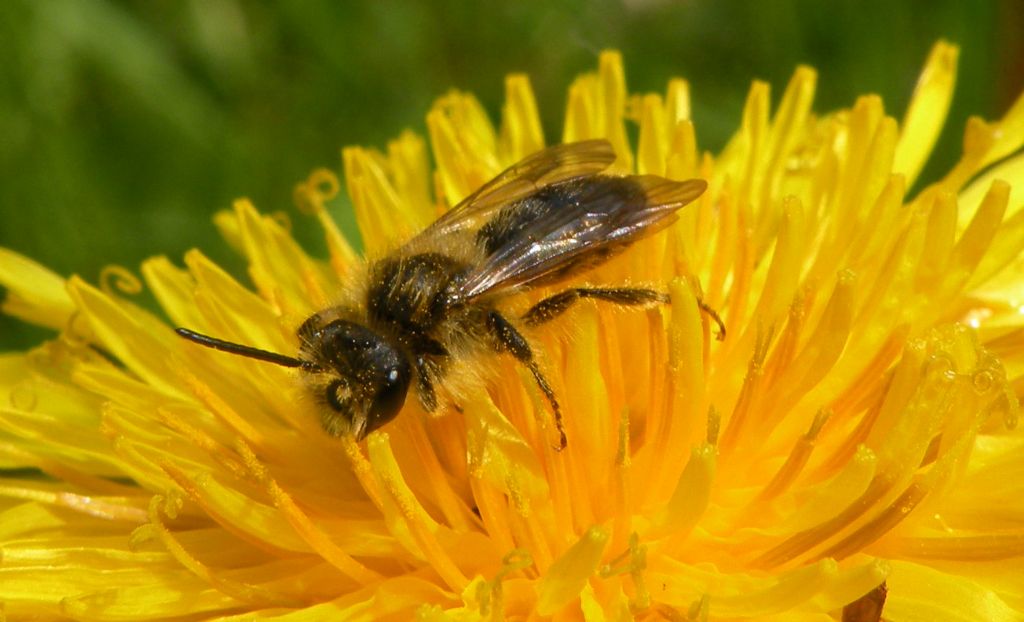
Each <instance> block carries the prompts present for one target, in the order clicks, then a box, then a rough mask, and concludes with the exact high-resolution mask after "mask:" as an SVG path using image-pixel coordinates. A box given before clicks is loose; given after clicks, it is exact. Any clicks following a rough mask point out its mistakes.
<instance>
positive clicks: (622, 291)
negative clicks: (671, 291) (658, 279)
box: [523, 287, 671, 326]
mask: <svg viewBox="0 0 1024 622" xmlns="http://www.w3.org/2000/svg"><path fill="white" fill-rule="evenodd" d="M583 298H593V299H595V300H603V301H605V302H611V303H614V304H617V305H629V306H632V305H643V304H650V303H652V302H661V303H668V302H671V300H670V299H669V297H668V294H666V293H664V292H659V291H655V290H653V289H641V288H637V287H615V288H608V287H574V288H572V289H567V290H565V291H564V292H560V293H557V294H555V295H554V296H549V297H547V298H545V299H544V300H541V301H540V302H538V303H537V304H535V305H533V306H532V307H530V310H529V311H527V312H526V313H525V314H523V321H525V322H526V323H527V324H528V325H530V326H536V325H537V324H543V323H544V322H547V321H548V320H552V319H554V318H556V317H558V316H559V315H561V314H563V313H565V311H566V310H567V309H568V308H569V307H571V306H572V305H574V304H576V303H577V302H579V301H580V300H581V299H583Z"/></svg>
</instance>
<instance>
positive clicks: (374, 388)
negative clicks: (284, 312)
mask: <svg viewBox="0 0 1024 622" xmlns="http://www.w3.org/2000/svg"><path fill="white" fill-rule="evenodd" d="M316 319H317V316H314V317H313V318H310V320H311V321H307V323H306V324H304V325H303V326H302V328H300V329H299V337H300V338H301V339H302V341H303V346H302V353H303V358H304V359H305V360H308V361H310V362H311V363H312V365H310V366H307V369H308V370H309V371H310V372H311V373H310V376H309V383H310V385H311V387H312V388H313V390H314V391H316V392H317V393H318V396H319V397H321V398H322V399H323V401H324V403H325V404H326V407H325V409H324V411H323V416H322V420H323V425H324V429H326V430H327V431H328V432H329V433H330V434H332V435H335V436H339V435H342V434H351V435H352V436H354V437H355V439H356V440H362V439H363V438H365V437H366V435H367V434H369V433H370V432H372V431H374V430H376V429H377V428H379V427H381V426H382V425H384V424H385V423H387V422H389V421H391V420H392V419H394V418H395V416H396V415H397V414H398V411H399V410H401V408H402V405H403V404H404V403H405V395H406V393H407V392H408V390H409V381H410V379H411V378H412V372H411V370H410V367H409V362H408V361H407V360H406V358H405V356H403V355H402V353H401V352H400V351H399V350H398V348H396V347H395V345H394V344H392V343H391V342H390V341H389V340H388V339H386V338H385V337H384V336H382V335H380V334H378V333H376V332H374V331H372V330H370V329H369V328H366V327H365V326H362V325H360V324H356V323H354V322H349V321H347V320H334V321H331V322H328V323H326V324H323V325H320V324H319V322H317V321H316Z"/></svg>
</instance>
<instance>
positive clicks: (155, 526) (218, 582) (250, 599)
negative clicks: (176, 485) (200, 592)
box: [149, 495, 306, 607]
mask: <svg viewBox="0 0 1024 622" xmlns="http://www.w3.org/2000/svg"><path fill="white" fill-rule="evenodd" d="M164 505H165V498H164V497H161V496H160V495H153V498H152V499H150V502H149V525H150V526H151V529H152V531H151V532H150V533H152V534H154V535H156V536H157V537H159V538H160V541H161V542H162V543H163V545H164V547H165V548H166V549H167V552H168V553H170V554H171V555H172V556H173V557H174V559H176V560H177V561H178V563H180V564H181V565H182V566H184V567H185V568H187V569H188V570H189V571H190V572H191V573H192V574H194V575H196V576H197V577H199V578H200V579H202V580H203V581H206V582H207V583H209V584H210V585H211V586H213V587H214V588H215V589H217V590H218V591H219V592H221V593H223V594H226V595H228V596H230V597H232V598H235V599H238V600H240V601H242V602H246V603H251V604H253V605H259V606H263V607H267V606H270V607H301V606H303V605H305V604H306V603H304V602H303V601H300V600H297V599H295V598H292V597H290V596H286V595H284V594H281V593H278V592H275V591H273V590H268V589H267V588H265V587H261V586H259V585H252V584H249V583H243V582H241V581H233V580H231V579H227V578H225V577H224V576H223V573H221V572H217V571H214V570H212V569H211V568H209V567H208V566H206V565H205V564H203V563H202V562H200V561H199V560H198V559H196V558H195V557H193V556H192V555H191V554H189V552H188V551H186V550H185V547H183V546H182V545H181V543H180V542H178V540H177V538H175V537H174V534H173V533H171V531H170V530H169V529H168V528H167V526H166V525H164V523H163V520H162V519H161V518H160V510H159V508H160V507H161V506H164ZM172 518H173V517H172Z"/></svg>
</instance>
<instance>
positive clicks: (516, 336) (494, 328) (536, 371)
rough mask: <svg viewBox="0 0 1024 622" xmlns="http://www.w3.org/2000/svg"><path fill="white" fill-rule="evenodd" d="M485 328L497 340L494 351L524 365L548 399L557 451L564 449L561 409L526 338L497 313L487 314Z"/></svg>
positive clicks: (563, 427)
mask: <svg viewBox="0 0 1024 622" xmlns="http://www.w3.org/2000/svg"><path fill="white" fill-rule="evenodd" d="M487 327H488V328H489V329H490V330H491V333H492V334H493V335H494V337H495V339H496V340H497V341H496V343H495V344H494V345H495V349H496V350H498V351H499V352H506V351H507V352H508V353H509V354H511V355H512V356H514V357H516V359H517V360H519V362H521V363H523V364H524V365H526V367H527V369H529V370H530V373H531V374H533V379H534V380H536V381H537V386H538V387H540V390H541V392H543V393H544V396H545V397H547V398H548V402H549V403H550V404H551V410H552V411H553V412H554V414H555V427H556V428H558V442H559V444H558V447H556V449H558V450H559V451H561V450H563V449H565V446H566V444H567V441H566V437H565V426H564V425H562V409H561V408H560V407H559V405H558V399H557V398H556V397H555V392H554V390H553V389H552V388H551V385H550V384H548V381H547V378H545V377H544V374H542V373H541V371H540V367H538V366H537V361H535V360H534V359H533V350H531V349H530V344H529V342H527V341H526V338H525V337H523V335H522V334H521V333H520V332H519V331H518V330H516V327H515V326H513V325H512V323H511V322H509V321H508V320H506V319H505V317H504V316H503V315H501V314H500V313H498V312H497V311H491V312H490V313H488V314H487Z"/></svg>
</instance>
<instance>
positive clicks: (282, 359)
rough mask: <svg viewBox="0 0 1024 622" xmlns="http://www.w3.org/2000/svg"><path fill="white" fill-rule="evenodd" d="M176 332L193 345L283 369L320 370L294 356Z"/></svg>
mask: <svg viewBox="0 0 1024 622" xmlns="http://www.w3.org/2000/svg"><path fill="white" fill-rule="evenodd" d="M174 332H176V333H178V334H179V335H181V336H182V337H184V338H185V339H188V340H189V341H191V342H193V343H198V344H199V345H201V346H206V347H207V348H213V349H214V350H220V351H221V352H227V353H229V354H237V355H239V356H244V357H246V358H250V359H256V360H258V361H266V362H267V363H273V364H275V365H280V366H282V367H301V368H303V369H305V370H307V371H313V370H316V369H319V366H317V365H316V364H315V363H312V362H310V361H303V360H302V359H298V358H295V357H292V356H285V355H284V354H278V353H276V352H267V351H266V350H260V349H259V348H253V347H252V346H243V345H242V344H240V343H232V342H230V341H224V340H223V339H216V338H214V337H208V336H207V335H201V334H199V333H197V332H195V331H192V330H189V329H187V328H175V329H174Z"/></svg>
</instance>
